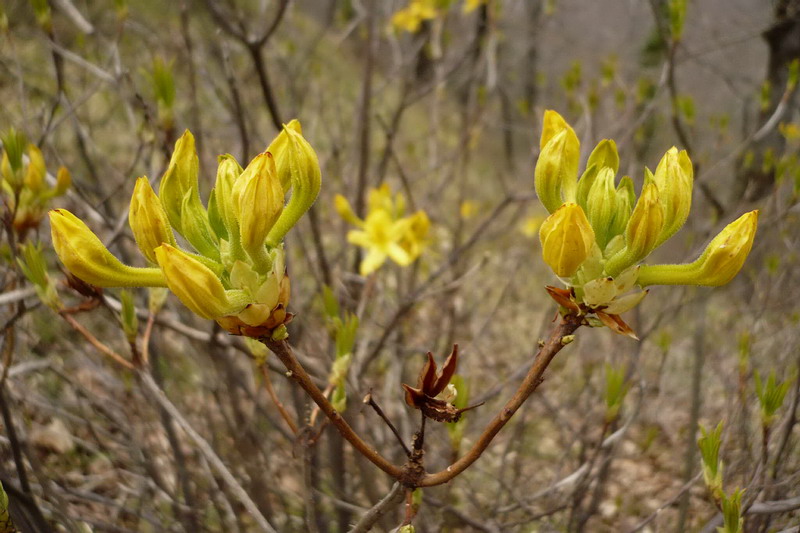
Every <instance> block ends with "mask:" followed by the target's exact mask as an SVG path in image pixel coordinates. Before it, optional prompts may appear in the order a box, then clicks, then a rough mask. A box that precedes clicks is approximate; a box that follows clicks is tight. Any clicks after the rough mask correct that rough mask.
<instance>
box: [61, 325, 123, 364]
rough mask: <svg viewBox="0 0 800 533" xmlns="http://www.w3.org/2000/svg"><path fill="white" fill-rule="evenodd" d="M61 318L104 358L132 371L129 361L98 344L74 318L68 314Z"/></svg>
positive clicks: (96, 339)
mask: <svg viewBox="0 0 800 533" xmlns="http://www.w3.org/2000/svg"><path fill="white" fill-rule="evenodd" d="M61 316H62V317H64V320H66V321H67V322H68V323H69V325H70V326H72V328H73V329H74V330H75V331H77V332H78V333H80V334H81V335H83V337H84V338H85V339H86V340H87V341H89V343H90V344H91V345H92V346H94V347H95V348H97V350H98V351H99V352H100V353H102V354H103V355H106V356H108V357H110V358H111V359H113V360H114V362H116V363H119V364H120V365H122V366H124V367H125V368H127V369H128V370H133V369H134V366H133V364H132V363H131V362H130V361H128V360H127V359H124V358H123V357H122V356H121V355H119V354H118V353H117V352H115V351H114V350H112V349H111V348H109V347H108V346H106V345H105V344H103V343H102V342H100V340H99V339H98V338H97V337H95V336H94V335H92V333H91V332H90V331H89V330H88V329H86V328H85V327H84V326H83V324H81V323H80V322H78V321H77V320H76V319H75V317H74V316H72V315H70V314H67V313H61Z"/></svg>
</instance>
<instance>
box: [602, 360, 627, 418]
mask: <svg viewBox="0 0 800 533" xmlns="http://www.w3.org/2000/svg"><path fill="white" fill-rule="evenodd" d="M627 371H628V368H627V366H626V365H624V364H622V365H619V366H616V367H615V366H613V365H611V364H610V363H606V366H605V376H606V388H605V400H606V413H605V421H606V423H609V422H612V421H613V420H616V419H617V417H618V416H619V411H620V409H621V408H622V404H623V402H624V401H625V396H627V394H628V391H629V390H630V383H628V382H627V381H626V379H625V377H626V375H627Z"/></svg>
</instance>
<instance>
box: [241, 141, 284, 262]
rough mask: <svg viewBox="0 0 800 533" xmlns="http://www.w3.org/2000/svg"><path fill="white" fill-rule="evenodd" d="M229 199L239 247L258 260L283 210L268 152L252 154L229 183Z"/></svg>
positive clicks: (273, 167) (279, 188)
mask: <svg viewBox="0 0 800 533" xmlns="http://www.w3.org/2000/svg"><path fill="white" fill-rule="evenodd" d="M232 197H233V201H234V204H235V213H236V219H237V220H238V222H239V235H240V237H241V243H242V247H243V248H244V249H245V250H246V251H247V253H248V254H250V256H251V257H252V258H253V259H254V260H256V261H257V260H259V259H260V258H262V257H263V256H264V254H265V253H266V250H265V248H264V244H265V242H266V239H267V235H268V234H269V232H270V230H271V229H272V227H273V225H274V224H275V222H276V221H277V220H278V217H279V216H280V214H281V211H282V210H283V189H282V188H281V182H280V180H279V179H278V175H277V171H276V169H275V160H274V159H273V157H272V154H271V153H269V152H263V153H262V154H259V155H258V156H256V158H255V159H253V161H251V162H250V164H249V165H247V168H246V169H245V170H244V172H242V174H241V176H239V178H238V179H237V180H236V183H235V184H234V185H233V196H232Z"/></svg>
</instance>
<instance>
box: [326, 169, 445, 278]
mask: <svg viewBox="0 0 800 533" xmlns="http://www.w3.org/2000/svg"><path fill="white" fill-rule="evenodd" d="M367 205H368V209H369V212H368V213H367V216H366V218H365V219H364V220H362V219H361V218H359V217H358V216H357V215H356V214H355V212H354V211H353V208H352V207H350V203H349V202H348V201H347V199H346V198H345V197H344V196H342V195H340V194H337V195H336V197H335V198H334V206H335V207H336V211H337V212H338V213H339V215H340V216H341V217H342V218H343V219H344V220H346V221H347V222H349V223H350V224H353V225H354V226H356V227H357V228H358V229H354V230H350V231H349V232H348V234H347V241H348V242H349V243H351V244H355V245H356V246H361V247H362V248H365V249H366V250H367V254H366V255H365V257H364V259H363V260H362V261H361V265H360V266H359V271H360V273H361V275H362V276H368V275H370V274H371V273H373V272H375V271H376V270H378V269H379V268H380V267H381V266H382V265H383V264H384V263H385V262H386V260H387V259H391V260H392V261H394V262H395V263H397V264H398V265H400V266H408V265H410V264H411V263H413V262H414V261H415V260H416V259H417V258H418V257H419V256H420V254H422V252H423V250H424V249H425V247H426V246H427V238H428V231H429V229H430V220H429V219H428V215H427V214H425V212H424V211H421V210H420V211H417V212H416V213H414V214H413V215H410V216H403V215H404V213H405V199H404V198H403V196H402V195H401V194H399V193H398V194H396V195H392V193H391V189H389V186H388V185H387V184H383V185H382V186H381V187H378V188H376V189H373V190H371V191H370V193H369V197H368V202H367Z"/></svg>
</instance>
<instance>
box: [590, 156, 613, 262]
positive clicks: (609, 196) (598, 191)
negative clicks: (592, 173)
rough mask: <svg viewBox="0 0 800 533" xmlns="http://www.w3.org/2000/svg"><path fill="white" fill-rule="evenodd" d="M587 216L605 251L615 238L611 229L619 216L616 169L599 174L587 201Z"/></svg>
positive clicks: (603, 170) (601, 171)
mask: <svg viewBox="0 0 800 533" xmlns="http://www.w3.org/2000/svg"><path fill="white" fill-rule="evenodd" d="M586 203H587V209H586V215H587V217H588V219H589V223H590V224H591V225H592V229H593V230H594V235H595V238H596V239H597V245H598V246H600V249H601V250H603V249H605V247H606V244H608V241H609V240H611V238H612V237H613V236H614V235H612V234H611V227H612V224H613V223H614V217H615V216H616V214H617V191H616V189H614V169H612V168H610V167H605V168H603V169H602V170H600V172H599V173H598V174H597V177H596V179H595V180H594V185H592V188H591V190H590V191H589V196H588V198H587V200H586Z"/></svg>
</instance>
